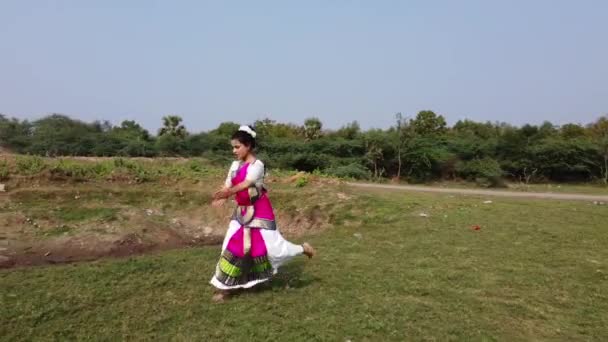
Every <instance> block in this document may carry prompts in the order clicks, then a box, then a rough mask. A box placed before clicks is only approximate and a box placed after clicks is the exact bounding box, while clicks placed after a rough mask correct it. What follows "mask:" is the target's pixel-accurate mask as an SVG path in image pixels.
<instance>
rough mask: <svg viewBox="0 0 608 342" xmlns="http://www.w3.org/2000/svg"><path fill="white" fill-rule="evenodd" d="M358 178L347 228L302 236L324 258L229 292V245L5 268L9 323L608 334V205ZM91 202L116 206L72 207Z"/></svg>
mask: <svg viewBox="0 0 608 342" xmlns="http://www.w3.org/2000/svg"><path fill="white" fill-rule="evenodd" d="M306 189H307V188H306V187H305V188H304V189H303V190H296V191H302V193H305V192H306V191H307V190H306ZM322 189H323V188H319V189H318V190H319V191H323V190H322ZM291 191H294V190H291ZM308 191H309V190H308ZM344 191H345V192H346V193H347V194H348V195H350V196H352V198H351V199H350V200H349V201H348V202H347V203H346V204H343V206H342V207H340V210H334V211H333V212H332V213H331V217H330V220H331V222H332V223H333V228H331V229H327V230H324V231H322V232H317V233H309V234H308V235H307V236H305V238H300V239H299V241H303V240H304V239H306V240H309V241H310V242H311V243H313V244H314V245H315V246H316V248H317V249H318V252H319V255H318V257H317V258H316V259H313V260H312V261H307V260H304V258H301V259H298V260H296V261H294V262H293V263H291V264H290V265H288V266H287V267H285V268H284V269H282V272H281V273H280V274H279V275H278V276H277V277H276V278H275V279H274V280H273V281H272V282H271V283H270V284H268V285H264V286H262V287H260V288H258V289H256V290H254V291H249V292H243V293H240V294H237V295H236V296H235V297H234V298H232V299H231V300H230V301H228V302H227V303H224V304H212V303H211V302H210V297H211V295H212V293H213V289H212V287H211V286H210V285H208V280H209V278H210V277H211V275H212V273H213V270H214V267H215V262H216V261H217V257H218V255H219V247H217V246H215V247H200V248H189V249H182V250H174V251H169V252H163V253H160V254H154V255H146V256H139V257H134V258H130V259H113V260H102V261H97V262H92V263H79V264H71V265H62V266H50V267H34V268H18V269H10V270H2V271H0V289H1V291H0V307H1V308H2V310H0V337H1V339H2V340H4V341H29V340H57V341H66V340H106V341H114V340H125V339H128V340H182V341H190V340H192V341H212V340H227V341H237V340H251V341H266V340H276V341H304V340H306V341H309V340H313V341H314V340H318V341H346V340H351V341H387V340H396V341H403V340H437V341H444V340H487V341H490V340H502V341H518V340H561V341H573V340H597V341H602V340H606V339H608V266H607V265H608V249H607V248H606V246H608V225H607V224H606V222H608V210H607V208H606V207H605V206H595V205H593V204H591V203H587V202H560V201H540V200H516V199H503V198H501V199H493V203H492V204H483V201H484V200H485V198H481V197H462V196H449V195H438V194H413V193H395V192H391V193H384V192H380V191H374V192H369V193H361V194H355V193H353V192H352V191H353V190H348V189H345V190H344ZM322 196H323V194H322V193H321V197H322ZM281 197H282V196H277V199H275V202H277V203H276V204H277V206H278V207H281V204H280V203H278V201H280V199H281ZM301 200H302V202H306V199H305V198H302V199H301ZM85 214H86V215H93V214H94V215H96V217H97V216H99V217H105V216H111V215H113V213H112V212H110V211H108V212H95V213H81V212H73V213H71V214H69V215H68V213H67V212H59V213H57V215H64V216H66V215H67V216H66V217H65V219H72V220H76V219H77V218H78V217H79V215H85ZM421 214H426V215H427V216H428V217H423V216H421ZM474 225H479V226H480V229H479V230H474V229H472V226H474Z"/></svg>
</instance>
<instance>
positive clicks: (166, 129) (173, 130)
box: [158, 115, 188, 138]
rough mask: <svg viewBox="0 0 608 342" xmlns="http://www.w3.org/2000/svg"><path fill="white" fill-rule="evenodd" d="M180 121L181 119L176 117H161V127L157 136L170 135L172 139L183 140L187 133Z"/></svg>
mask: <svg viewBox="0 0 608 342" xmlns="http://www.w3.org/2000/svg"><path fill="white" fill-rule="evenodd" d="M182 121H183V120H182V118H181V117H180V116H177V115H168V116H163V127H162V128H161V129H160V130H159V131H158V135H159V136H163V135H172V136H174V137H180V138H185V137H186V135H188V132H187V131H186V127H184V125H181V122H182Z"/></svg>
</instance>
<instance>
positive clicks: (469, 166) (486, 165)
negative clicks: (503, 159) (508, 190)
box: [456, 158, 504, 187]
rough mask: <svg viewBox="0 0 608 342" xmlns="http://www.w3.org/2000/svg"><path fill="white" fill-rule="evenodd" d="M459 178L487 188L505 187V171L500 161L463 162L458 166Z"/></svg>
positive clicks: (478, 160)
mask: <svg viewBox="0 0 608 342" xmlns="http://www.w3.org/2000/svg"><path fill="white" fill-rule="evenodd" d="M456 173H457V175H458V176H459V177H462V178H464V179H467V180H471V181H475V182H476V183H477V184H479V185H481V186H485V187H498V186H503V185H504V184H503V181H502V177H503V171H502V169H501V168H500V164H499V163H498V161H496V160H494V159H491V158H484V159H473V160H470V161H461V162H458V163H457V164H456Z"/></svg>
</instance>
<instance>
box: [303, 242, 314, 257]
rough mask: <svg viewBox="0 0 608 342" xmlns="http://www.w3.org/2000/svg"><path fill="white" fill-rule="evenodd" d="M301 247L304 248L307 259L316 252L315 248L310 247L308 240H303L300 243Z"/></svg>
mask: <svg viewBox="0 0 608 342" xmlns="http://www.w3.org/2000/svg"><path fill="white" fill-rule="evenodd" d="M302 247H303V248H304V254H305V255H306V256H307V257H308V259H312V257H313V256H315V255H316V254H317V252H316V251H315V249H314V248H312V246H311V245H310V244H309V243H308V242H304V243H303V244H302Z"/></svg>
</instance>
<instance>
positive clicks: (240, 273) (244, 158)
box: [211, 126, 315, 302]
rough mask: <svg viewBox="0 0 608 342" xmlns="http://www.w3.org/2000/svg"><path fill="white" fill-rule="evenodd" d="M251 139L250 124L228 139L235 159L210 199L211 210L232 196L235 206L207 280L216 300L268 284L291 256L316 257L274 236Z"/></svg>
mask: <svg viewBox="0 0 608 342" xmlns="http://www.w3.org/2000/svg"><path fill="white" fill-rule="evenodd" d="M255 139H256V132H255V131H254V130H253V129H252V128H251V127H250V126H241V127H240V128H239V129H238V130H237V131H236V132H235V133H234V134H233V135H232V141H231V143H232V152H233V153H234V155H235V157H236V159H237V160H236V161H234V162H233V163H232V165H231V166H230V170H229V171H228V177H227V178H226V182H225V184H224V187H223V188H222V189H221V190H220V191H218V192H216V193H215V194H214V196H213V198H214V201H213V205H215V206H219V205H222V204H223V203H224V202H225V200H226V199H227V198H229V197H231V196H233V195H234V196H235V200H236V204H237V206H236V208H235V211H234V214H233V216H232V219H231V221H230V225H229V227H228V231H227V232H226V237H225V238H224V243H223V245H222V254H221V257H220V260H219V262H218V264H217V267H216V271H215V275H214V276H213V278H212V279H211V284H212V285H213V286H215V287H216V288H217V289H218V292H217V293H216V294H215V295H214V296H213V300H214V301H216V302H221V301H223V300H224V299H226V298H227V296H228V295H229V294H230V292H229V291H230V290H234V289H246V288H250V287H253V286H255V285H256V284H259V283H262V282H265V281H267V280H269V279H270V277H271V276H273V275H274V274H276V273H277V271H278V268H279V267H280V266H281V265H283V264H285V263H286V262H287V261H289V260H290V259H292V258H293V257H295V256H298V255H302V254H304V255H306V256H308V257H309V258H312V257H313V256H314V255H315V250H314V249H313V247H312V246H311V245H310V244H308V243H304V244H302V245H301V246H300V245H295V244H293V243H291V242H289V241H287V240H285V239H284V238H283V236H282V235H281V233H279V230H278V229H277V225H276V221H275V216H274V212H273V209H272V205H271V204H270V200H269V199H268V195H267V191H266V188H265V187H264V164H263V163H262V161H260V160H258V159H257V158H256V156H255V154H254V149H255V142H256V140H255Z"/></svg>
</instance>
